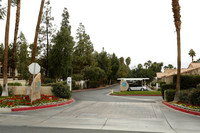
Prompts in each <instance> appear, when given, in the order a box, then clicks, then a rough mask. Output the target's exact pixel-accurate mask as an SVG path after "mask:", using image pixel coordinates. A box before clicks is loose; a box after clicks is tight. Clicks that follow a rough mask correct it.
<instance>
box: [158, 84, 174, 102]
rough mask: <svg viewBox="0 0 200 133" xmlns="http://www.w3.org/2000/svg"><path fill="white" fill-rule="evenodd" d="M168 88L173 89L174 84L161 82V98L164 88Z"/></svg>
mask: <svg viewBox="0 0 200 133" xmlns="http://www.w3.org/2000/svg"><path fill="white" fill-rule="evenodd" d="M168 89H173V90H175V89H176V85H175V84H163V85H162V86H161V93H162V98H163V99H164V92H165V90H168Z"/></svg>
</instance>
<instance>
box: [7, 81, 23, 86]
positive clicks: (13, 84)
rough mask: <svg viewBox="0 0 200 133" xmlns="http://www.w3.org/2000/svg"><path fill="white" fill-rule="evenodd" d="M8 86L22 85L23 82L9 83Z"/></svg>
mask: <svg viewBox="0 0 200 133" xmlns="http://www.w3.org/2000/svg"><path fill="white" fill-rule="evenodd" d="M8 86H22V84H21V83H19V82H15V83H8Z"/></svg>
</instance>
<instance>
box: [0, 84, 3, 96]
mask: <svg viewBox="0 0 200 133" xmlns="http://www.w3.org/2000/svg"><path fill="white" fill-rule="evenodd" d="M2 91H3V88H2V86H1V84H0V96H1V94H2Z"/></svg>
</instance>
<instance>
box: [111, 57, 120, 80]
mask: <svg viewBox="0 0 200 133" xmlns="http://www.w3.org/2000/svg"><path fill="white" fill-rule="evenodd" d="M110 59H111V66H112V68H111V71H112V72H111V75H110V78H111V80H116V79H117V78H118V77H117V74H118V72H119V68H120V64H119V59H118V58H117V56H116V55H115V54H114V53H113V54H112V55H111V57H110Z"/></svg>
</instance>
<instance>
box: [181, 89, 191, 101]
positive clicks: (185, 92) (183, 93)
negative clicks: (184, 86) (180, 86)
mask: <svg viewBox="0 0 200 133" xmlns="http://www.w3.org/2000/svg"><path fill="white" fill-rule="evenodd" d="M189 93H190V90H181V91H180V97H179V101H180V102H182V103H189V97H188V95H189Z"/></svg>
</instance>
